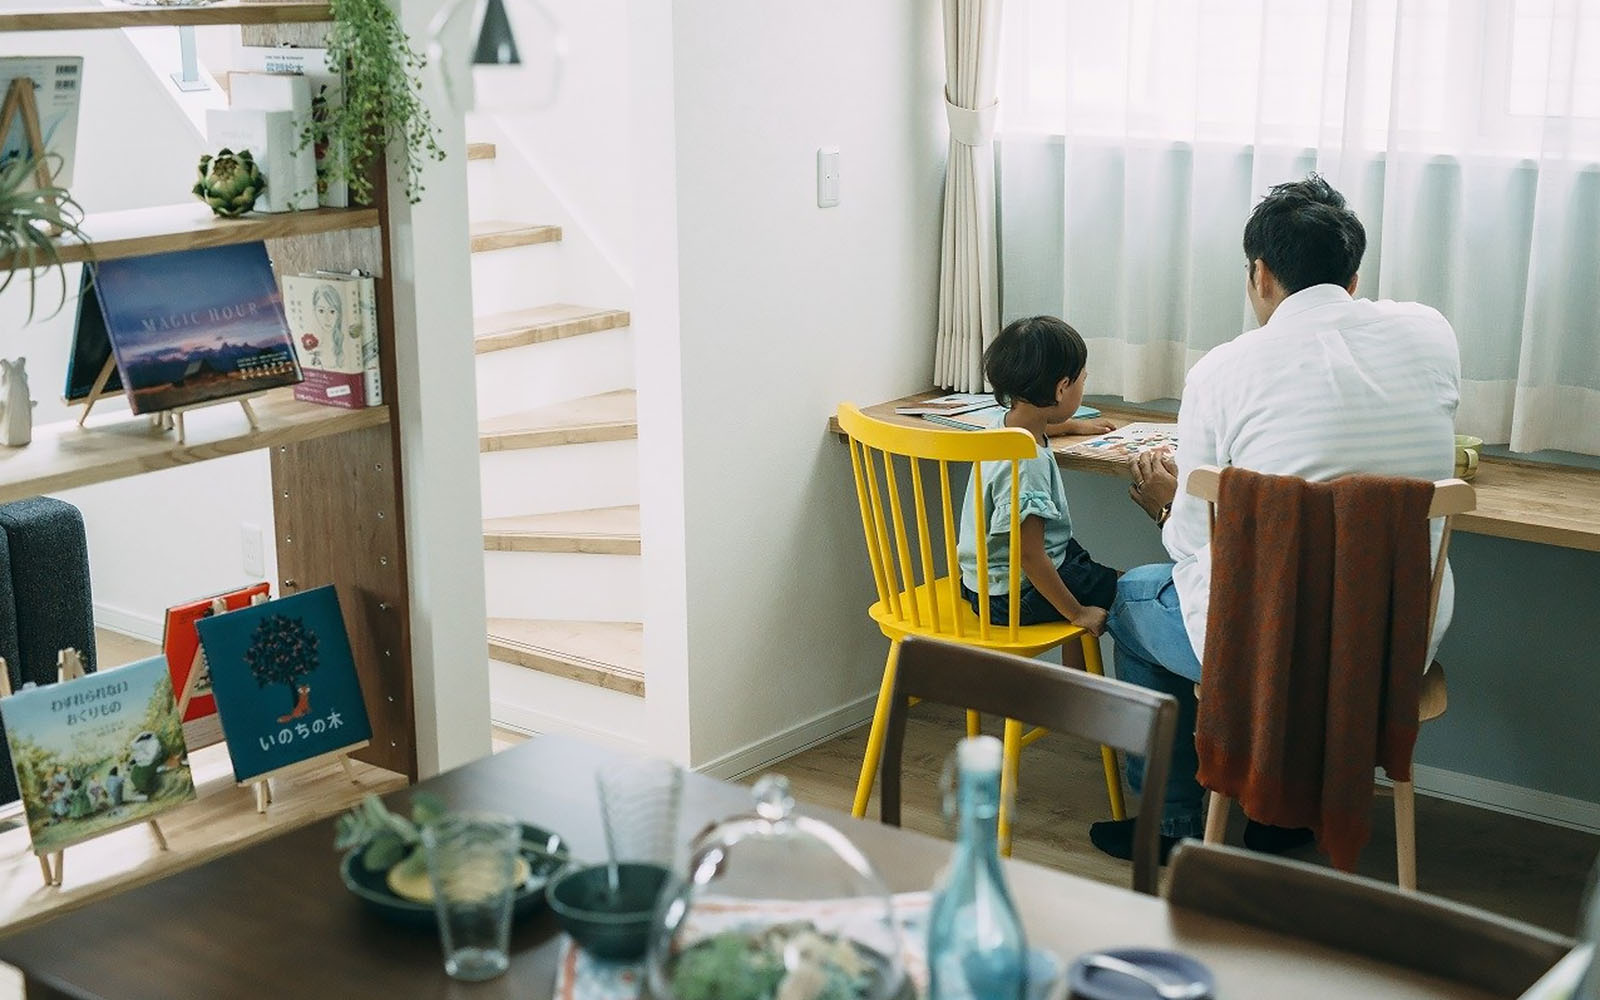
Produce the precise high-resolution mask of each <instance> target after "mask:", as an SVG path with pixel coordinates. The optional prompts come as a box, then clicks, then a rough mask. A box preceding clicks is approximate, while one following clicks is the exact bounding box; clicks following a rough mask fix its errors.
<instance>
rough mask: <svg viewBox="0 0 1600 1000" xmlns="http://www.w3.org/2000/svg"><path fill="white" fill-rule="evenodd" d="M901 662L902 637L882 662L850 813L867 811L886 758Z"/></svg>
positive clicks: (894, 642)
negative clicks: (890, 709) (853, 802)
mask: <svg viewBox="0 0 1600 1000" xmlns="http://www.w3.org/2000/svg"><path fill="white" fill-rule="evenodd" d="M899 662H900V640H899V639H895V640H894V641H892V642H890V643H889V658H888V659H886V660H885V661H884V663H883V683H882V684H880V685H879V686H878V705H877V707H876V708H875V709H873V712H872V729H871V731H870V732H868V733H867V752H866V755H865V756H863V757H862V758H861V777H860V779H859V780H858V781H857V782H856V801H855V805H853V806H851V807H850V815H852V816H854V817H856V818H857V819H860V818H861V817H862V816H865V815H866V814H867V803H868V802H869V801H870V800H871V799H872V782H873V781H874V780H875V779H876V778H877V777H878V762H879V761H880V760H882V758H883V740H884V737H885V736H886V735H887V733H888V729H889V703H890V700H891V699H892V698H893V697H894V672H895V667H896V666H897V665H898V664H899Z"/></svg>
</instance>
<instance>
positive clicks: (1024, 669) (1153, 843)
mask: <svg viewBox="0 0 1600 1000" xmlns="http://www.w3.org/2000/svg"><path fill="white" fill-rule="evenodd" d="M913 699H917V700H922V701H931V702H935V703H937V704H941V705H953V706H957V707H963V708H967V709H970V710H975V711H978V712H986V713H991V714H994V715H999V716H1002V717H1004V718H1005V719H1007V720H1008V724H1014V725H1019V726H1020V725H1023V724H1027V725H1031V726H1039V727H1042V728H1045V729H1048V730H1050V731H1052V732H1058V733H1072V734H1074V735H1077V736H1082V737H1084V738H1086V739H1090V740H1094V741H1095V742H1097V743H1100V744H1101V745H1103V746H1112V747H1116V748H1117V749H1119V750H1122V751H1124V752H1126V753H1136V754H1141V755H1142V756H1143V757H1144V759H1145V760H1146V761H1148V762H1149V763H1148V771H1147V772H1146V775H1145V782H1144V790H1143V792H1142V794H1141V795H1140V798H1139V818H1138V820H1137V821H1136V822H1135V824H1134V838H1133V844H1134V848H1133V888H1134V890H1135V891H1137V892H1144V893H1148V894H1150V895H1152V896H1153V895H1155V894H1156V880H1157V873H1158V871H1159V870H1160V840H1161V838H1160V830H1161V809H1162V793H1163V791H1164V789H1165V788H1166V783H1167V767H1168V765H1169V762H1170V761H1171V758H1172V734H1173V730H1174V729H1175V728H1176V727H1177V723H1178V703H1177V701H1176V700H1175V699H1174V698H1173V697H1172V696H1171V695H1168V694H1161V693H1159V692H1156V691H1151V690H1149V689H1147V688H1142V687H1137V686H1135V685H1133V684H1124V683H1123V682H1121V681H1115V680H1112V679H1110V678H1109V677H1096V676H1094V675H1093V674H1089V673H1085V672H1082V671H1078V670H1068V669H1066V668H1064V667H1058V666H1055V665H1054V664H1050V663H1041V662H1040V661H1038V660H1031V659H1028V658H1027V657H1022V656H1013V655H1011V654H1009V653H1001V652H996V651H994V650H988V649H978V648H974V647H972V646H962V645H957V644H955V643H950V642H939V641H935V640H932V639H925V638H919V637H914V636H913V637H910V638H907V639H906V640H905V641H904V643H903V644H902V645H901V647H900V662H899V666H898V668H897V669H896V671H895V678H894V688H893V690H892V692H891V700H890V702H889V724H888V733H887V737H886V739H885V741H884V750H883V777H882V782H883V785H882V788H881V790H880V793H879V794H880V796H881V798H880V800H879V807H880V815H881V816H882V819H883V821H884V822H885V823H887V824H889V825H890V826H899V825H900V760H901V751H902V749H903V747H904V746H905V738H906V716H907V710H908V708H909V706H910V704H911V701H912V700H913Z"/></svg>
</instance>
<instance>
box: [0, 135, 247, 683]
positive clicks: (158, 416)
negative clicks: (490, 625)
mask: <svg viewBox="0 0 1600 1000" xmlns="http://www.w3.org/2000/svg"><path fill="white" fill-rule="evenodd" d="M4 134H5V133H4V132H0V135H4ZM116 370H117V359H116V358H115V357H109V358H107V359H106V363H105V364H104V365H102V366H100V374H98V375H96V376H95V379H94V385H92V386H90V387H89V394H88V395H87V396H85V397H83V401H82V402H83V412H82V413H80V414H78V426H79V427H82V426H84V424H85V423H86V422H87V421H88V419H89V414H90V412H92V411H93V410H94V404H96V403H98V402H99V401H100V400H102V399H105V398H106V397H107V396H114V395H116V393H112V392H106V383H108V382H110V381H111V373H112V372H114V371H116ZM259 395H261V394H260V393H252V394H251V395H249V396H230V397H228V398H227V399H209V400H207V401H205V402H204V403H195V404H194V405H192V406H176V407H173V408H172V409H170V410H162V411H161V412H159V413H152V414H150V415H149V416H150V426H152V427H155V428H158V429H160V430H162V431H170V430H173V429H174V428H176V430H177V431H178V443H179V444H187V443H188V441H187V435H186V433H185V431H184V427H183V415H184V414H185V413H188V412H189V411H190V410H202V409H205V408H206V407H208V406H220V405H223V404H227V403H238V404H239V407H240V408H241V409H243V410H244V418H245V419H246V420H248V421H250V429H251V430H253V431H258V430H260V429H261V422H260V421H259V420H257V419H256V411H255V408H254V407H252V406H251V405H250V400H251V399H254V398H255V397H256V396H259ZM191 676H192V675H191Z"/></svg>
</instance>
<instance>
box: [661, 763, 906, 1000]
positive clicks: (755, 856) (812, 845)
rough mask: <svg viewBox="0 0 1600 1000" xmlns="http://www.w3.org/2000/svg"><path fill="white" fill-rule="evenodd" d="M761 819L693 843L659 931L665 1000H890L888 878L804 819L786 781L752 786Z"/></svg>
mask: <svg viewBox="0 0 1600 1000" xmlns="http://www.w3.org/2000/svg"><path fill="white" fill-rule="evenodd" d="M755 799H756V811H755V812H754V813H753V814H744V815H739V816H735V817H732V818H730V819H728V820H726V821H724V822H722V823H720V824H718V825H717V826H714V827H712V828H711V829H710V830H708V831H706V832H705V833H704V834H702V835H701V836H700V837H699V838H698V839H697V840H696V841H695V842H694V844H693V845H691V847H690V856H689V874H688V877H687V878H686V879H685V880H683V881H681V882H680V883H679V884H677V885H676V886H674V887H673V888H672V889H670V890H669V891H668V892H667V893H666V895H665V896H664V897H663V899H662V901H661V904H660V905H659V906H658V908H657V910H656V920H655V926H654V928H653V929H652V931H651V940H650V956H649V977H650V990H651V995H652V996H653V997H656V998H658V1000H710V998H717V1000H893V998H896V997H899V996H901V995H902V990H903V989H904V984H905V973H904V969H903V967H902V962H901V940H900V929H899V925H898V923H897V922H896V920H895V914H894V905H893V902H892V900H891V897H890V895H889V891H888V889H887V888H886V887H885V886H884V884H883V880H882V879H880V878H879V877H878V874H877V872H876V871H874V870H873V868H872V865H871V863H869V862H868V861H867V859H866V857H865V856H864V855H862V853H861V852H860V850H858V849H857V848H856V846H855V845H854V844H852V843H851V842H850V840H849V839H848V838H846V837H845V836H844V834H842V833H840V832H839V831H838V830H836V829H834V828H833V827H831V826H829V825H828V824H826V823H823V822H820V821H818V820H815V819H811V818H809V817H805V816H800V815H797V814H796V813H795V811H794V798H793V797H792V796H791V795H790V794H789V783H788V781H786V780H785V779H783V778H781V777H778V776H775V775H768V776H767V777H764V778H762V779H761V780H760V781H759V782H757V784H756V786H755Z"/></svg>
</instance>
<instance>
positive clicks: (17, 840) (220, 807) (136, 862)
mask: <svg viewBox="0 0 1600 1000" xmlns="http://www.w3.org/2000/svg"><path fill="white" fill-rule="evenodd" d="M97 639H98V656H99V663H100V665H101V666H102V667H112V666H117V665H120V664H123V663H127V662H129V661H131V660H135V659H139V658H141V657H144V656H150V655H153V654H154V653H156V652H158V650H157V649H156V648H155V647H154V646H151V645H150V644H148V643H144V642H140V641H139V640H137V639H128V638H126V637H124V636H119V635H115V634H114V633H109V632H100V633H98V635H97ZM189 764H190V767H191V769H192V771H193V774H194V782H195V790H196V792H197V793H198V796H199V797H198V800H197V801H195V802H192V803H190V804H188V805H185V806H181V807H179V808H177V809H174V810H172V811H171V812H168V813H165V814H163V815H162V816H161V817H160V824H161V828H162V831H163V832H164V833H165V834H166V837H167V841H168V844H169V846H170V850H167V851H160V850H158V849H157V848H156V845H155V842H154V840H153V838H152V836H151V834H150V829H149V827H148V826H145V825H140V826H136V827H130V828H128V829H126V830H119V831H117V832H115V833H109V834H106V835H105V836H103V837H97V838H95V839H94V840H90V841H86V842H84V843H83V844H80V845H78V846H76V847H71V848H68V849H67V851H66V855H65V866H64V868H65V871H64V876H65V877H64V879H63V883H62V885H61V887H60V888H47V887H45V885H44V881H43V878H42V876H41V874H40V871H39V863H38V860H37V859H36V857H35V856H34V854H33V852H32V851H31V850H30V849H29V843H28V831H27V828H26V826H25V825H24V823H23V822H22V819H21V816H20V815H19V813H18V811H17V810H15V809H13V810H11V811H10V812H9V814H8V818H7V819H5V820H4V821H0V933H5V932H8V931H12V930H16V929H19V928H21V927H24V926H28V925H30V924H33V923H36V922H38V921H39V920H42V919H44V918H45V917H48V916H50V915H51V914H53V913H57V912H60V911H62V910H67V909H72V908H74V907H77V906H82V905H84V904H85V903H88V902H91V901H93V900H95V899H98V898H100V897H102V896H105V895H108V894H110V893H112V892H116V891H119V890H121V889H126V888H129V887H131V886H135V885H140V884H142V883H145V882H149V881H152V880H154V879H156V878H159V877H161V876H163V875H167V874H170V873H171V872H174V871H178V870H181V869H184V868H191V867H193V866H195V865H198V864H201V863H202V862H204V861H206V860H208V859H210V858H212V857H216V856H217V855H220V854H224V853H227V852H229V851H235V850H238V849H239V848H241V847H244V846H246V845H247V844H251V843H254V842H256V841H259V840H263V839H265V838H267V837H270V836H274V835H276V834H278V833H282V832H284V831H286V830H290V829H293V828H295V827H298V826H303V825H304V824H306V823H310V822H312V821H314V820H317V819H321V818H323V817H326V816H330V815H333V814H334V813H338V812H342V811H343V810H344V809H346V808H348V807H349V806H351V805H353V804H354V803H355V802H357V801H358V800H360V798H361V797H362V796H364V795H366V794H367V793H368V792H379V793H382V792H388V791H391V790H393V789H395V788H400V787H403V786H404V785H405V783H406V782H405V776H404V775H400V774H395V773H393V772H390V771H386V770H383V769H382V768H378V767H373V766H371V765H368V764H362V763H359V762H358V763H356V764H355V765H354V766H355V773H356V778H357V782H356V783H354V784H352V783H351V782H350V780H349V779H348V778H346V777H345V776H344V773H343V771H342V769H341V768H340V767H339V765H338V764H328V765H325V766H322V767H317V768H308V769H307V770H305V771H302V772H299V773H297V774H294V775H291V776H288V777H285V778H281V779H274V780H273V783H272V785H273V798H274V801H273V804H272V805H271V806H270V807H269V808H268V810H267V813H266V814H265V815H261V814H258V813H257V812H256V810H255V801H254V797H253V795H252V793H251V790H250V789H249V788H239V787H237V786H236V785H235V784H234V781H233V770H232V765H231V764H230V763H229V761H228V754H227V750H226V748H224V747H223V746H220V745H218V746H213V747H206V748H204V749H201V750H197V751H195V752H194V753H192V754H190V756H189ZM328 856H329V864H332V863H334V854H333V845H332V844H331V843H330V844H329V845H328ZM6 996H8V994H7V992H6V990H5V987H4V979H3V976H0V1000H3V998H4V997H6Z"/></svg>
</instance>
